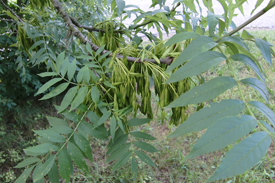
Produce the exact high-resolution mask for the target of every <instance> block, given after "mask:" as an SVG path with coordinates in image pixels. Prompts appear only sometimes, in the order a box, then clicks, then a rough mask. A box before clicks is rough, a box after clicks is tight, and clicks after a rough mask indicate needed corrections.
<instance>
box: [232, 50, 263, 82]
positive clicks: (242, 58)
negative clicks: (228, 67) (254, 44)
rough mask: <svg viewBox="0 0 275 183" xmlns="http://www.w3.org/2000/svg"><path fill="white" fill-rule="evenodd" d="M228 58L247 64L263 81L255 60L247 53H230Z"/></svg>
mask: <svg viewBox="0 0 275 183" xmlns="http://www.w3.org/2000/svg"><path fill="white" fill-rule="evenodd" d="M230 58H232V59H233V60H235V61H241V62H243V63H245V64H247V65H249V66H250V67H251V68H252V69H253V70H254V71H255V72H256V74H257V75H258V76H259V78H260V79H261V80H262V81H263V82H265V78H264V77H263V75H262V73H261V71H260V69H259V68H258V66H257V65H256V64H255V62H254V61H253V60H252V59H251V58H250V57H249V56H247V55H244V54H235V55H232V56H231V57H230Z"/></svg>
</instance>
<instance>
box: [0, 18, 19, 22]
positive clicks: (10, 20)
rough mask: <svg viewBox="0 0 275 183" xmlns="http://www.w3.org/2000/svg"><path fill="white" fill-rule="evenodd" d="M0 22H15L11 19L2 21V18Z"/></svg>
mask: <svg viewBox="0 0 275 183" xmlns="http://www.w3.org/2000/svg"><path fill="white" fill-rule="evenodd" d="M0 20H1V21H4V22H17V21H15V20H12V19H4V18H0Z"/></svg>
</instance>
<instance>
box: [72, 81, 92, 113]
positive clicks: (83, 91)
mask: <svg viewBox="0 0 275 183" xmlns="http://www.w3.org/2000/svg"><path fill="white" fill-rule="evenodd" d="M87 93H88V87H86V86H85V87H82V88H80V89H79V90H78V92H77V95H76V97H75V98H74V100H73V102H72V104H71V109H70V111H72V110H74V109H76V108H77V107H78V106H79V105H80V104H81V103H82V102H83V101H84V99H85V98H86V96H87Z"/></svg>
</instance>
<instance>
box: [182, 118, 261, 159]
mask: <svg viewBox="0 0 275 183" xmlns="http://www.w3.org/2000/svg"><path fill="white" fill-rule="evenodd" d="M256 126H257V121H256V120H255V119H254V118H253V117H251V116H248V115H242V116H241V118H239V117H235V116H234V117H228V118H223V119H221V120H219V121H217V122H216V123H215V124H213V125H212V126H210V127H209V128H208V129H207V131H206V132H205V133H204V134H203V135H202V136H201V138H200V139H199V140H198V141H197V143H196V144H195V145H194V147H193V149H192V150H191V152H190V153H189V154H188V155H187V156H186V157H185V160H187V159H190V158H193V157H196V156H200V155H203V154H206V153H209V152H214V151H216V150H219V149H222V148H224V147H226V146H227V145H229V144H231V143H233V142H236V141H237V140H239V139H240V138H242V137H244V136H245V135H247V134H249V133H250V132H251V131H252V130H253V129H254V128H255V127H256Z"/></svg>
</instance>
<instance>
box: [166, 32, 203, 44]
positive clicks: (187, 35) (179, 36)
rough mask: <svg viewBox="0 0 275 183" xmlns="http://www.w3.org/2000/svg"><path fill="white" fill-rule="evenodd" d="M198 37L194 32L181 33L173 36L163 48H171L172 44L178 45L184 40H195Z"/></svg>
mask: <svg viewBox="0 0 275 183" xmlns="http://www.w3.org/2000/svg"><path fill="white" fill-rule="evenodd" d="M199 36H200V35H198V34H197V33H195V32H181V33H178V34H175V35H173V36H172V37H171V38H170V39H169V40H168V41H167V42H166V43H165V45H164V46H171V45H173V44H176V43H179V42H181V41H184V40H186V39H192V38H197V37H199Z"/></svg>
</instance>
